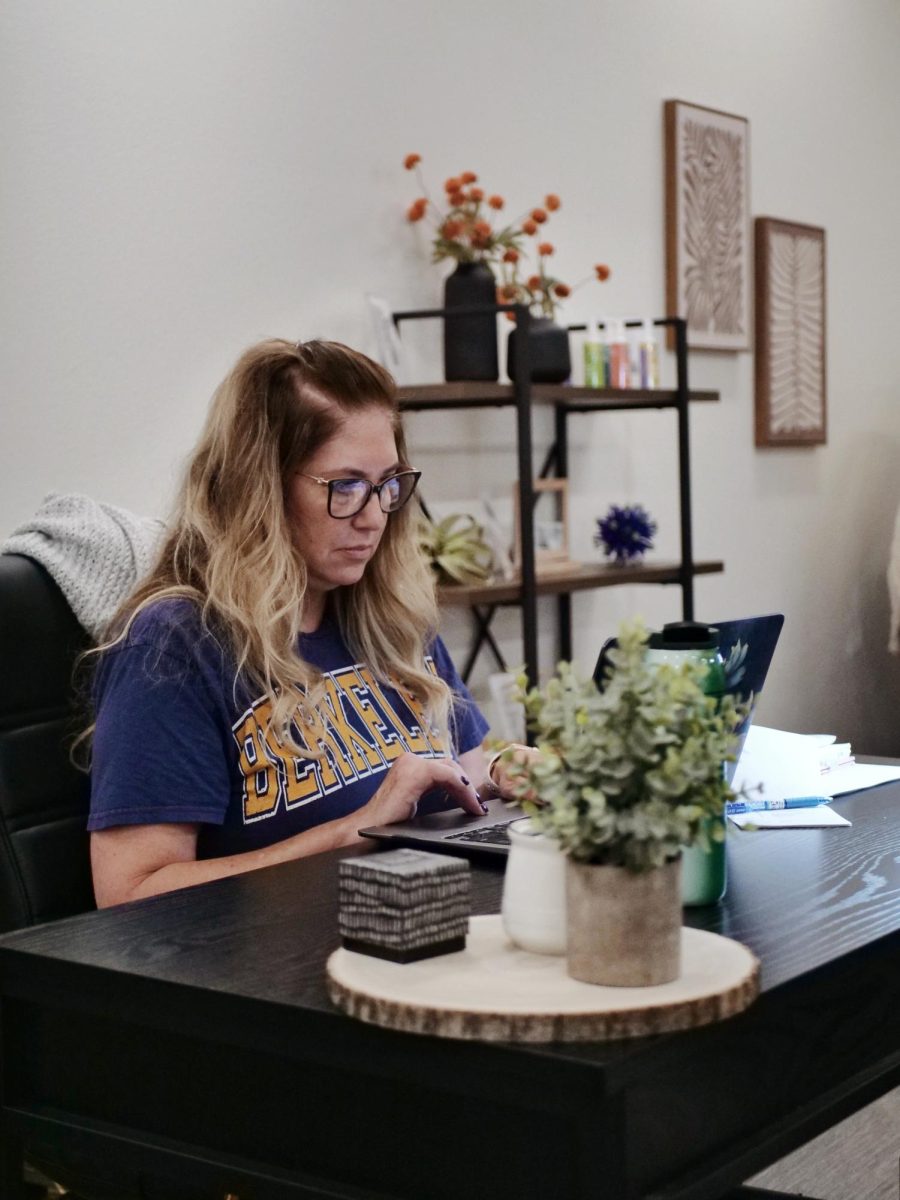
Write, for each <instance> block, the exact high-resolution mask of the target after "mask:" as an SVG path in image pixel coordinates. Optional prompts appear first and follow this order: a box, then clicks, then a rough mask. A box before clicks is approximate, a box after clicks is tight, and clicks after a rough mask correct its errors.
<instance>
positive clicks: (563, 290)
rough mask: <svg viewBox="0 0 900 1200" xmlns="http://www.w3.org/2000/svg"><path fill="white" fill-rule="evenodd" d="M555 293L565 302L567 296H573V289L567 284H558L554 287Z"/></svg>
mask: <svg viewBox="0 0 900 1200" xmlns="http://www.w3.org/2000/svg"><path fill="white" fill-rule="evenodd" d="M553 291H554V292H555V293H556V295H557V296H559V298H560V300H565V298H566V296H568V295H570V294H571V292H572V289H571V288H570V287H569V285H568V284H567V283H557V284H556V285H555V286H554V288H553Z"/></svg>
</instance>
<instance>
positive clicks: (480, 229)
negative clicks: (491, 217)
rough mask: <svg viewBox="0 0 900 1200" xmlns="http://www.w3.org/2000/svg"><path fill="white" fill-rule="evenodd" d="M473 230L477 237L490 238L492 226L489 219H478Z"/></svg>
mask: <svg viewBox="0 0 900 1200" xmlns="http://www.w3.org/2000/svg"><path fill="white" fill-rule="evenodd" d="M472 232H473V233H474V234H475V235H476V237H480V238H488V237H490V236H491V227H490V225H488V223H487V221H476V222H475V224H474V225H473V226H472Z"/></svg>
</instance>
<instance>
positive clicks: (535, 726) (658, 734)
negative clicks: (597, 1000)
mask: <svg viewBox="0 0 900 1200" xmlns="http://www.w3.org/2000/svg"><path fill="white" fill-rule="evenodd" d="M618 640H619V646H618V649H617V650H614V651H612V652H611V661H612V664H613V670H612V671H611V673H610V676H609V680H608V682H607V684H606V687H605V689H604V691H602V692H600V691H598V690H597V688H596V687H595V685H594V683H593V682H592V681H591V680H582V679H579V678H578V676H577V675H576V674H575V672H574V671H573V669H572V667H571V664H569V663H565V662H563V663H560V664H559V666H558V667H557V671H556V675H555V676H554V677H553V679H551V680H550V682H549V683H548V684H547V685H546V687H545V688H544V689H543V690H539V689H537V688H535V689H532V690H531V691H529V692H527V693H526V692H524V690H522V691H521V692H520V696H521V698H522V699H523V701H524V704H525V711H526V716H527V719H528V723H529V727H530V728H531V729H532V730H533V731H534V732H535V733H536V735H537V748H538V749H539V750H540V751H541V757H540V759H537V758H535V759H534V760H533V761H532V762H529V763H526V764H518V763H510V764H509V766H508V771H509V775H510V777H511V778H512V779H513V780H515V781H516V785H517V789H518V791H519V795H520V799H521V803H522V805H523V807H524V809H525V811H526V812H527V813H528V815H529V816H530V817H531V818H532V821H533V823H534V825H535V826H536V827H537V828H539V829H541V830H542V831H544V832H546V833H548V834H550V835H551V836H553V837H555V838H557V839H558V841H559V843H560V845H561V846H562V848H563V850H565V851H566V853H567V854H569V855H570V856H571V857H572V858H573V859H576V860H577V861H579V862H589V863H599V864H604V865H608V866H620V867H628V868H629V869H630V870H632V871H647V870H650V869H651V868H653V867H659V866H662V865H663V864H664V863H666V862H669V861H671V860H672V859H674V858H677V857H678V855H679V854H680V852H681V850H682V848H683V847H685V846H692V845H701V846H707V845H708V840H707V839H708V838H709V837H711V838H712V839H713V840H715V841H719V840H721V839H722V838H724V836H725V827H724V821H723V812H724V806H725V802H726V800H729V799H731V798H732V796H733V793H732V791H731V788H730V787H729V786H728V784H727V783H726V782H725V778H724V775H723V765H724V763H725V762H728V761H734V748H735V741H736V739H735V733H734V731H735V729H736V728H737V727H738V725H739V723H740V720H741V719H742V716H743V715H744V714H743V712H742V710H741V707H740V706H739V705H737V704H735V701H734V700H733V699H732V698H731V697H730V696H725V697H723V698H721V699H719V700H717V699H715V698H714V697H712V696H707V695H706V694H705V693H704V691H703V676H704V668H703V667H702V666H700V665H698V664H695V663H692V662H688V663H685V664H684V665H683V666H680V667H677V668H675V667H671V666H666V665H663V666H650V665H648V664H647V663H646V662H645V661H644V650H645V646H646V641H647V631H646V629H645V628H644V626H643V624H642V623H641V622H639V621H634V622H626V623H624V624H623V625H622V627H621V629H620V631H619V639H618ZM523 684H524V679H523V680H520V688H521V687H522V685H523ZM537 800H539V803H538V802H537Z"/></svg>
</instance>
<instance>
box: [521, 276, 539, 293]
mask: <svg viewBox="0 0 900 1200" xmlns="http://www.w3.org/2000/svg"><path fill="white" fill-rule="evenodd" d="M525 286H526V287H527V288H528V290H529V291H531V292H539V291H540V290H541V277H540V275H529V277H528V282H527V283H526V284H525Z"/></svg>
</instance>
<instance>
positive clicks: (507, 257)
mask: <svg viewBox="0 0 900 1200" xmlns="http://www.w3.org/2000/svg"><path fill="white" fill-rule="evenodd" d="M503 261H504V262H510V263H512V262H518V261H519V252H518V250H507V251H506V253H505V254H504V255H503Z"/></svg>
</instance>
